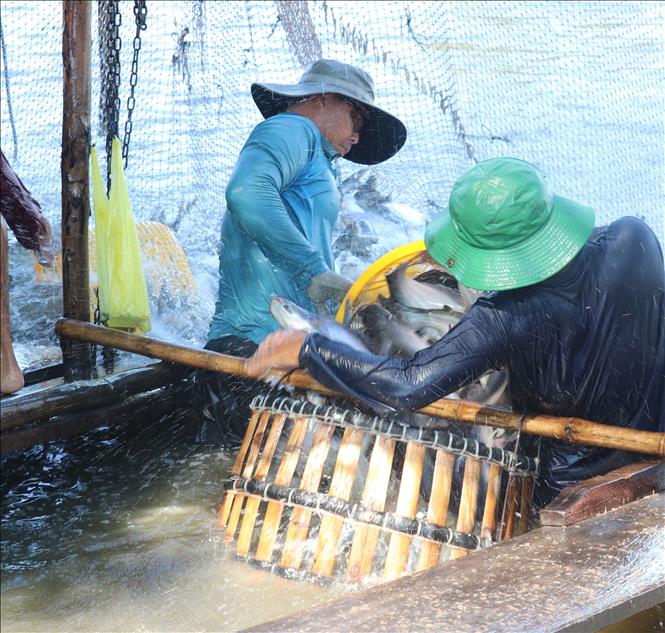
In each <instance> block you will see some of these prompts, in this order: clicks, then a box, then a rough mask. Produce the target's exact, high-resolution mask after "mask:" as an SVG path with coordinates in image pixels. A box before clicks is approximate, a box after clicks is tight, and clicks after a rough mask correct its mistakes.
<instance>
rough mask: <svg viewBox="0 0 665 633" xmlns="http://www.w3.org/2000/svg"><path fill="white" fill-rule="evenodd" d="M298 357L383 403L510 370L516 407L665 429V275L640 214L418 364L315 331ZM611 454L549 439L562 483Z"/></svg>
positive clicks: (483, 305) (333, 382) (590, 471)
mask: <svg viewBox="0 0 665 633" xmlns="http://www.w3.org/2000/svg"><path fill="white" fill-rule="evenodd" d="M300 364H301V365H302V366H303V367H305V368H306V369H307V370H308V371H309V373H310V374H312V375H313V376H314V377H315V378H316V379H317V380H318V381H320V382H321V383H323V384H324V385H327V386H328V387H331V388H333V389H338V390H340V391H343V392H345V393H348V394H350V395H351V396H353V397H355V398H357V399H360V400H364V401H366V402H367V403H368V404H370V405H372V406H373V407H374V408H375V409H378V410H384V411H385V410H390V409H418V408H420V407H422V406H424V405H426V404H429V403H430V402H433V401H434V400H438V399H439V398H442V397H443V396H445V395H447V394H449V393H451V392H453V391H455V390H457V389H459V388H460V387H462V386H464V385H465V384H467V383H468V382H470V381H471V380H474V379H476V378H478V377H479V376H481V375H482V374H483V373H484V372H485V371H487V370H488V369H499V368H506V369H507V370H508V373H509V375H510V389H511V396H512V400H513V407H514V409H515V410H517V411H520V412H525V413H544V414H548V415H559V416H573V417H580V418H585V419H589V420H594V421H597V422H603V423H607V424H614V425H619V426H624V427H630V428H636V429H644V430H651V431H665V271H664V268H663V254H662V251H661V249H660V246H659V244H658V240H657V239H656V236H655V235H654V234H653V232H652V231H651V230H650V229H649V227H647V226H646V225H645V224H644V223H643V222H642V221H640V220H638V219H637V218H630V217H627V218H622V219H620V220H617V221H616V222H613V223H612V224H611V225H609V226H607V227H602V228H599V229H596V230H595V231H594V234H593V235H592V237H591V238H590V239H589V241H588V242H587V243H586V244H585V246H584V247H583V248H582V250H581V251H580V253H579V254H578V255H577V256H576V257H575V258H574V259H573V261H572V262H571V263H570V264H569V265H568V266H567V267H566V268H564V269H563V270H562V271H560V272H559V273H557V274H556V275H554V276H553V277H550V278H549V279H546V280H545V281H542V282H540V283H538V284H535V285H533V286H527V287H525V288H519V289H517V290H508V291H503V292H496V293H492V294H490V295H488V296H487V297H484V298H481V299H479V300H478V302H477V303H476V304H475V305H474V306H473V307H472V308H471V309H470V310H469V311H468V312H467V314H466V315H465V316H464V317H463V318H462V319H461V320H460V322H459V323H458V324H457V325H456V326H455V327H454V328H453V329H452V330H450V332H448V334H446V336H444V337H443V338H442V339H441V340H439V341H438V342H436V343H435V344H434V345H432V346H431V347H429V348H427V349H424V350H422V351H420V352H418V353H416V354H415V355H414V356H413V358H411V359H399V358H386V357H383V356H373V355H368V354H362V353H360V352H355V351H354V350H351V349H349V348H347V347H345V346H343V345H340V344H339V343H336V342H334V341H330V340H329V339H326V338H325V337H323V336H321V335H320V334H317V333H314V334H310V335H309V337H308V338H307V339H305V343H304V344H303V347H302V350H301V353H300ZM614 459H615V455H614V454H613V452H612V451H608V450H605V449H598V448H593V447H585V446H575V445H571V444H568V443H564V442H557V441H554V440H552V441H548V442H545V443H544V444H543V451H542V464H543V471H544V473H545V477H546V479H547V480H548V481H547V483H549V485H550V486H551V487H553V488H555V489H557V488H560V487H561V486H563V485H567V484H568V483H570V482H572V481H577V480H580V479H584V478H586V477H589V476H592V475H594V474H600V473H601V472H607V470H610V469H611V468H614V467H617V466H618V465H621V464H620V463H617V462H616V460H615V461H612V460H614Z"/></svg>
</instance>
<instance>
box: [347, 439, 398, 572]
mask: <svg viewBox="0 0 665 633" xmlns="http://www.w3.org/2000/svg"><path fill="white" fill-rule="evenodd" d="M394 452H395V440H393V439H391V438H389V437H386V436H384V435H378V436H377V437H376V441H375V442H374V447H373V448H372V456H371V457H370V460H369V468H368V470H367V481H366V482H365V488H364V489H363V496H362V501H361V503H362V505H363V506H364V507H366V508H369V509H370V510H376V511H377V512H383V510H384V508H385V504H386V494H387V492H388V484H389V483H390V473H391V472H392V463H393V454H394ZM379 529H380V528H378V527H371V526H369V525H364V524H362V523H361V524H358V526H357V527H356V530H355V532H354V534H353V543H352V545H351V553H350V554H349V559H348V561H347V564H346V579H347V580H348V582H351V583H357V582H360V581H361V580H363V579H364V578H365V577H367V575H368V574H369V573H370V571H371V570H372V562H373V560H374V550H375V549H376V542H377V539H378V537H379Z"/></svg>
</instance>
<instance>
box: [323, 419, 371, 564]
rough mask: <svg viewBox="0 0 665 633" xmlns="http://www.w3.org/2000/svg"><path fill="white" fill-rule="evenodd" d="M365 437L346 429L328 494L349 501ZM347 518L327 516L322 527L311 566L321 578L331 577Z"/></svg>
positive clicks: (360, 432) (356, 431)
mask: <svg viewBox="0 0 665 633" xmlns="http://www.w3.org/2000/svg"><path fill="white" fill-rule="evenodd" d="M364 437H365V434H364V433H363V432H362V431H358V430H357V429H352V428H347V429H344V436H343V437H342V443H341V444H340V446H339V451H338V452H337V461H336V462H335V471H334V473H333V477H332V481H331V482H330V490H329V491H328V495H329V496H330V497H335V498H337V499H342V500H344V501H347V500H348V499H349V497H350V496H351V490H352V488H353V483H354V481H355V476H356V470H357V468H358V459H359V458H360V450H361V448H362V444H363V439H364ZM343 525H344V519H343V518H342V517H340V516H335V515H332V514H324V515H323V518H322V519H321V526H320V528H319V537H318V540H317V542H316V554H315V556H314V563H313V565H312V572H313V573H314V574H316V575H318V576H330V575H332V572H333V569H334V567H335V558H336V556H337V542H338V541H339V537H340V533H341V532H342V526H343Z"/></svg>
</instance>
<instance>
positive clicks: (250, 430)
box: [218, 411, 260, 528]
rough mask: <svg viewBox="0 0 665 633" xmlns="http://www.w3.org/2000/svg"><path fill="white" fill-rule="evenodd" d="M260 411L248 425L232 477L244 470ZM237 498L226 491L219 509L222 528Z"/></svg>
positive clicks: (231, 492) (253, 415) (230, 491)
mask: <svg viewBox="0 0 665 633" xmlns="http://www.w3.org/2000/svg"><path fill="white" fill-rule="evenodd" d="M259 414H260V412H259V411H254V412H253V413H252V416H251V418H250V419H249V424H248V425H247V430H246V431H245V436H244V437H243V439H242V444H241V445H240V450H239V451H238V454H237V455H236V461H235V463H234V464H233V468H232V469H231V475H232V476H233V475H236V476H238V475H239V474H240V471H241V469H242V464H243V462H244V461H245V455H246V454H247V449H249V443H250V441H251V440H252V437H254V431H255V430H256V425H257V424H258V422H259ZM234 498H235V493H234V492H233V491H232V490H227V491H226V496H225V497H224V503H222V505H221V506H220V508H219V515H218V519H219V522H218V525H219V527H220V528H225V527H226V523H227V521H228V520H229V514H230V513H231V506H232V505H233V499H234Z"/></svg>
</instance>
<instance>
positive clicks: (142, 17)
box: [122, 0, 148, 169]
mask: <svg viewBox="0 0 665 633" xmlns="http://www.w3.org/2000/svg"><path fill="white" fill-rule="evenodd" d="M147 14H148V9H147V7H146V0H134V17H135V19H136V35H135V36H134V57H133V58H132V71H131V74H130V77H129V97H128V98H127V122H126V123H125V137H124V139H123V141H122V158H123V160H124V162H123V165H124V167H125V169H127V160H128V157H129V139H130V137H131V134H132V114H133V113H134V106H135V105H136V99H135V98H134V89H135V88H136V82H137V81H138V69H139V51H140V50H141V31H145V29H146V27H147V25H146V16H147Z"/></svg>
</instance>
